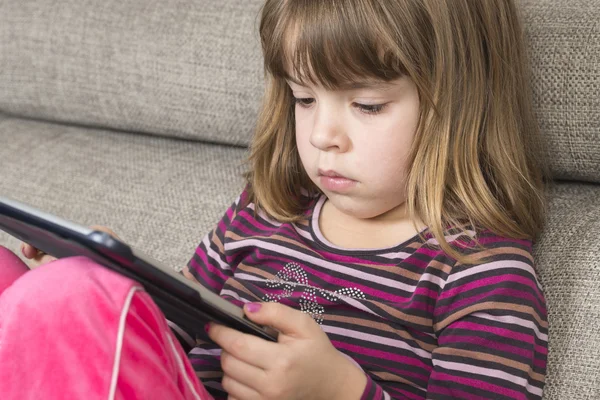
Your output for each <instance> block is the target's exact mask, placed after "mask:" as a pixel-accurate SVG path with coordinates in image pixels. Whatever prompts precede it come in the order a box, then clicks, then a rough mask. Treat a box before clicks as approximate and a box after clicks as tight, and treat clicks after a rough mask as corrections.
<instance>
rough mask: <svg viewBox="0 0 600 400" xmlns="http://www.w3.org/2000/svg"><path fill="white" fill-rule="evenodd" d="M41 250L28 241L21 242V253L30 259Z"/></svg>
mask: <svg viewBox="0 0 600 400" xmlns="http://www.w3.org/2000/svg"><path fill="white" fill-rule="evenodd" d="M38 252H39V250H38V249H36V248H35V247H33V246H32V245H30V244H28V243H21V253H23V256H25V258H28V259H30V260H31V259H32V258H34V257H36V256H37V255H38Z"/></svg>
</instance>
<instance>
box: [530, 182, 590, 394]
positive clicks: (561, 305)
mask: <svg viewBox="0 0 600 400" xmlns="http://www.w3.org/2000/svg"><path fill="white" fill-rule="evenodd" d="M599 237H600V185H593V184H580V183H558V184H556V186H555V187H553V188H552V189H551V190H550V192H549V217H548V221H547V225H546V228H545V230H544V234H543V235H542V237H541V238H540V240H539V241H538V242H537V243H536V245H535V247H534V258H535V260H536V263H537V266H538V272H539V276H540V280H541V283H542V286H543V288H544V292H545V295H546V301H547V303H548V322H549V326H550V332H549V335H548V343H549V353H548V374H547V376H546V388H545V390H544V399H545V400H584V399H585V400H593V399H599V398H600V379H599V378H600V240H598V238H599Z"/></svg>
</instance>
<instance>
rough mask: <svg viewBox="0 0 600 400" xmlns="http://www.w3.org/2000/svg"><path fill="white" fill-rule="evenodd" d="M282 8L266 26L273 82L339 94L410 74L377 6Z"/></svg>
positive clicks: (356, 2) (327, 1)
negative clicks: (348, 88)
mask: <svg viewBox="0 0 600 400" xmlns="http://www.w3.org/2000/svg"><path fill="white" fill-rule="evenodd" d="M282 3H283V4H281V5H280V7H279V8H278V10H277V14H278V15H276V16H275V15H273V16H272V17H273V19H272V21H273V22H275V21H276V23H275V24H274V25H273V26H270V27H269V26H268V23H265V24H263V25H262V26H261V39H262V43H263V50H264V57H265V70H266V72H268V73H270V74H271V75H272V76H274V77H277V78H281V79H287V80H292V81H297V82H300V83H303V84H308V83H310V84H312V85H320V86H323V87H324V88H326V89H329V90H334V89H339V88H343V87H346V86H349V85H352V84H358V83H363V82H365V80H370V81H384V82H387V81H391V80H394V79H397V78H399V77H401V76H403V75H405V74H406V68H405V67H404V65H403V63H402V62H401V61H400V58H399V57H398V53H399V50H398V44H397V43H394V40H392V39H391V38H392V37H393V35H391V34H390V33H389V32H386V31H385V29H386V28H385V27H386V21H385V18H384V15H385V13H384V12H383V10H377V9H375V8H374V5H373V4H372V3H373V2H366V1H361V0H353V1H345V2H343V4H340V2H336V1H331V0H304V1H296V0H295V1H286V2H282ZM369 3H370V4H369ZM269 28H270V29H269Z"/></svg>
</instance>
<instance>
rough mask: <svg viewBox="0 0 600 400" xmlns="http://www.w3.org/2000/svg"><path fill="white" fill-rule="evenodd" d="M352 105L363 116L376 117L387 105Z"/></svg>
mask: <svg viewBox="0 0 600 400" xmlns="http://www.w3.org/2000/svg"><path fill="white" fill-rule="evenodd" d="M352 105H353V106H354V107H356V108H358V110H359V111H360V112H361V113H363V114H368V115H375V114H379V113H380V112H382V111H383V109H384V108H385V107H386V106H387V104H359V103H352Z"/></svg>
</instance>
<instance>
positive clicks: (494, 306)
mask: <svg viewBox="0 0 600 400" xmlns="http://www.w3.org/2000/svg"><path fill="white" fill-rule="evenodd" d="M489 310H510V311H518V312H521V313H524V314H529V315H531V316H532V317H533V318H534V319H535V320H536V321H537V323H538V324H539V325H540V326H541V327H543V328H548V322H547V321H544V320H543V319H542V318H540V316H539V315H538V313H537V312H536V311H535V310H534V309H533V307H531V306H524V305H520V304H514V303H500V302H495V301H486V302H484V303H478V304H474V305H472V306H470V307H467V308H463V309H462V310H460V311H456V312H455V313H453V314H451V315H449V316H448V317H446V319H444V320H442V321H440V322H438V323H437V324H435V325H434V329H435V330H436V331H440V330H442V329H444V328H445V327H447V326H448V325H450V324H451V323H453V322H455V321H457V320H459V319H461V318H462V317H464V316H466V315H469V314H472V313H475V312H478V311H489Z"/></svg>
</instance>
